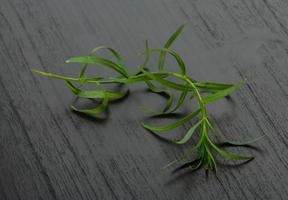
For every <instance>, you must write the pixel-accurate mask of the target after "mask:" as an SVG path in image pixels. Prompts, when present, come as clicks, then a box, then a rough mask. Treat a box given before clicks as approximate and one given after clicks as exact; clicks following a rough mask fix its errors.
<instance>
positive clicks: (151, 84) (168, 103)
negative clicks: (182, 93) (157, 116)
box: [146, 81, 173, 113]
mask: <svg viewBox="0 0 288 200" xmlns="http://www.w3.org/2000/svg"><path fill="white" fill-rule="evenodd" d="M146 85H147V86H148V87H149V89H150V90H151V91H153V92H154V93H158V94H164V95H166V96H168V100H167V101H166V105H165V107H164V109H163V111H162V113H165V112H166V111H167V110H168V109H169V108H170V107H171V105H172V103H173V96H172V94H171V92H170V91H169V90H162V89H159V88H157V87H156V86H155V85H154V84H153V83H151V81H146Z"/></svg>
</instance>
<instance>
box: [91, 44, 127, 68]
mask: <svg viewBox="0 0 288 200" xmlns="http://www.w3.org/2000/svg"><path fill="white" fill-rule="evenodd" d="M99 50H108V51H109V52H111V53H112V55H113V56H114V57H115V58H116V62H117V64H118V65H120V66H122V67H123V68H124V60H123V59H122V57H121V56H120V54H119V53H118V52H117V51H116V50H115V49H113V48H110V47H106V46H100V47H96V48H94V49H92V50H91V52H90V53H91V54H94V53H96V52H97V51H99Z"/></svg>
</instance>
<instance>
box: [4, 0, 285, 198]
mask: <svg viewBox="0 0 288 200" xmlns="http://www.w3.org/2000/svg"><path fill="white" fill-rule="evenodd" d="M183 21H187V22H188V26H187V27H186V29H185V31H184V34H183V35H182V37H181V38H180V39H178V40H177V42H176V43H175V45H174V46H173V48H174V49H175V50H177V51H179V52H180V54H181V55H183V57H184V60H185V61H186V63H187V65H188V66H189V68H188V69H189V74H191V75H192V76H193V77H197V79H198V80H206V81H208V80H210V81H219V82H235V81H237V80H239V79H243V78H246V79H247V80H248V84H247V85H245V86H244V87H243V88H242V89H241V90H240V91H238V92H236V93H235V94H233V95H232V99H231V101H227V100H221V101H219V102H217V103H214V104H213V105H211V106H209V109H208V110H209V114H210V115H211V116H212V118H213V119H214V121H215V122H217V124H218V128H219V129H221V130H222V132H223V133H224V134H225V135H226V136H227V137H228V138H231V139H245V138H246V139H247V138H253V137H256V136H258V135H261V134H263V133H266V134H268V137H266V138H265V139H263V140H261V141H260V142H258V143H257V144H256V145H255V147H256V148H255V149H253V148H247V149H233V150H232V149H231V151H237V152H242V153H243V154H244V153H250V154H254V155H255V156H256V159H255V160H254V161H252V162H250V163H248V164H245V165H237V166H235V165H233V163H231V162H228V161H225V160H220V161H221V163H222V164H221V165H220V166H219V173H218V175H217V176H215V175H212V174H211V175H210V176H209V178H206V177H205V174H204V172H203V170H200V171H197V172H196V173H190V172H184V171H183V172H180V173H176V174H171V170H167V171H163V170H161V167H162V166H163V165H164V164H166V163H167V162H168V161H170V160H172V159H174V158H175V156H176V155H178V154H179V153H180V152H182V150H183V149H185V146H184V147H178V146H174V145H171V144H167V143H165V142H163V141H161V140H159V139H157V138H155V137H153V136H152V135H151V134H149V133H148V132H147V131H146V130H144V129H143V128H142V127H141V126H140V122H141V121H142V120H143V119H144V118H145V114H143V113H142V112H141V109H140V107H141V106H142V107H143V106H149V105H150V104H151V105H153V106H154V107H160V106H161V105H162V103H163V99H161V98H159V97H157V96H155V95H151V94H149V93H146V92H145V91H144V90H143V86H142V85H141V84H140V85H135V86H132V87H131V91H132V93H131V95H129V97H128V98H127V99H125V101H122V102H117V103H114V104H112V105H111V106H110V115H109V118H108V119H107V120H104V121H95V120H91V119H87V118H85V117H81V116H78V115H76V114H74V113H72V112H70V111H69V110H68V106H69V105H70V104H71V103H72V102H73V101H74V100H75V98H74V97H73V95H72V94H70V92H69V91H68V89H67V88H66V87H65V85H64V84H63V83H62V82H60V81H58V80H52V79H48V78H43V77H39V76H37V75H35V74H32V72H31V71H30V69H32V68H36V69H40V70H47V71H51V72H57V73H65V74H75V73H76V72H78V70H79V68H78V67H77V66H76V65H72V66H70V65H69V66H67V65H63V61H64V60H65V59H66V58H69V57H71V56H76V55H77V56H78V55H87V52H89V50H90V49H92V48H93V47H96V46H99V45H103V44H105V45H107V46H111V47H114V48H116V49H117V50H119V51H120V52H121V53H122V55H123V56H124V58H125V60H126V63H127V66H128V70H129V71H130V72H133V71H135V70H136V66H137V65H138V64H140V63H141V62H142V60H141V58H139V57H138V56H137V53H139V52H141V51H142V49H143V48H144V45H143V44H144V40H145V39H149V41H150V43H151V45H152V46H153V47H159V46H161V45H163V43H164V41H165V40H166V39H167V37H168V36H169V35H170V34H171V33H172V32H173V31H174V30H175V29H176V28H177V27H178V25H180V24H181V23H182V22H183ZM287 54H288V1H286V0H226V1H224V0H155V1H154V0H145V1H143V0H142V1H140V0H122V1H119V0H85V1H77V0H69V1H68V0H49V1H38V0H1V3H0V63H1V66H0V113H1V115H0V168H1V170H0V199H1V200H2V199H3V200H4V199H9V200H10V199H11V200H12V199H13V200H14V199H29V200H33V199H59V200H60V199H61V200H62V199H67V200H68V199H69V200H72V199H75V200H80V199H101V200H102V199H103V200H104V199H109V200H110V199H125V200H127V199H196V200H198V199H287V197H288V156H287V153H288V134H287V132H288V123H287V119H288V109H287V108H288V68H287V66H288V65H287V64H288V55H287ZM59 66H61V67H59ZM89 72H90V73H94V72H95V71H93V69H91V71H89ZM187 108H189V105H187ZM185 128H188V127H183V128H182V129H181V130H179V134H181V133H183V130H184V129H185ZM175 134H178V133H177V132H176V133H175ZM190 145H191V144H190Z"/></svg>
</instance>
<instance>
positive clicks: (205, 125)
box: [32, 24, 263, 172]
mask: <svg viewBox="0 0 288 200" xmlns="http://www.w3.org/2000/svg"><path fill="white" fill-rule="evenodd" d="M184 26H185V24H183V25H181V26H180V27H179V28H178V29H177V30H176V31H175V32H174V33H173V34H172V36H171V37H170V38H169V39H168V41H167V42H166V43H165V45H164V46H163V48H149V46H148V42H147V41H146V48H145V51H144V53H143V55H144V56H145V62H144V64H143V65H141V66H140V67H139V71H138V73H136V74H134V75H130V74H129V73H128V72H127V71H126V69H125V64H124V61H123V59H122V58H121V56H120V55H119V53H117V51H116V50H114V49H112V48H109V47H103V46H101V47H98V48H95V49H93V50H92V51H91V53H90V55H89V56H84V57H74V58H70V59H68V60H67V61H66V63H81V64H83V67H82V69H81V71H80V73H79V77H67V76H62V75H57V74H53V73H48V72H43V71H39V70H32V71H33V72H35V73H38V74H40V75H44V76H48V77H52V78H56V79H61V80H63V81H65V83H66V84H67V86H68V88H69V89H70V90H71V92H72V93H73V94H75V95H76V96H77V97H80V98H89V99H100V100H101V103H100V104H99V105H98V106H97V107H96V108H92V109H78V108H76V107H75V106H71V109H72V110H73V111H75V112H79V113H83V114H86V115H90V116H96V117H97V116H98V115H99V114H101V113H103V112H105V110H106V108H107V107H108V105H109V102H110V101H111V100H115V99H121V98H123V97H124V96H126V94H127V93H128V90H127V91H116V92H115V91H109V90H107V89H105V85H107V84H126V85H128V84H133V83H139V82H145V83H146V85H147V87H148V88H149V89H150V90H151V91H152V92H154V93H157V94H163V95H165V96H167V97H168V98H167V102H166V105H165V107H164V108H163V109H162V111H160V112H156V111H152V112H153V116H155V115H157V116H162V115H166V114H169V113H174V112H175V111H176V110H178V109H179V108H180V107H181V106H182V105H183V104H184V102H185V100H186V99H187V98H186V97H187V96H190V98H189V99H190V100H191V99H192V98H196V99H197V102H198V106H199V107H198V109H196V110H195V111H193V112H191V113H190V114H188V115H186V116H185V117H183V118H180V119H178V120H176V121H175V122H173V123H170V124H166V125H162V126H152V125H148V124H146V123H142V125H143V127H144V128H145V129H147V130H149V131H151V132H152V133H154V134H163V133H165V132H168V131H170V130H172V129H175V128H177V127H179V126H182V125H184V124H185V123H187V122H189V121H191V120H193V119H197V122H196V123H195V124H194V125H193V126H192V127H191V128H190V129H189V130H188V131H187V133H186V134H185V135H184V136H183V137H182V138H180V139H177V140H176V139H175V140H171V142H173V143H175V144H178V145H182V144H185V143H187V142H189V141H190V140H191V138H192V137H193V136H194V135H195V134H196V133H198V140H197V142H196V144H195V145H194V146H192V147H191V148H189V149H188V150H187V151H185V152H184V153H183V154H182V155H180V156H179V157H178V158H177V159H176V160H174V161H172V162H170V163H169V164H168V165H166V166H165V167H164V168H166V167H168V166H170V165H172V164H174V163H176V162H178V161H182V160H183V159H187V158H188V157H190V156H191V155H192V154H193V153H194V152H195V153H196V159H195V160H193V161H192V162H189V163H186V164H184V165H183V166H182V167H180V168H181V169H182V168H186V167H189V168H190V169H192V170H196V169H199V168H200V167H203V168H204V169H206V170H212V171H215V172H216V169H217V168H216V159H215V154H216V153H218V154H219V155H220V156H221V157H223V158H227V159H231V160H251V159H253V157H252V156H246V155H238V154H234V153H230V152H227V151H224V150H223V149H221V148H220V147H219V146H217V145H216V144H215V143H214V142H213V141H212V138H211V134H214V135H215V136H216V138H217V139H218V140H220V141H222V142H224V143H227V144H231V145H236V146H244V145H248V144H251V143H253V142H255V141H257V140H258V139H260V138H262V137H263V136H261V137H258V138H256V139H254V140H250V141H246V142H232V141H228V140H226V139H225V138H224V137H223V136H221V133H220V132H219V131H218V130H217V129H216V128H215V126H214V125H213V123H212V122H211V120H210V119H209V117H208V116H207V112H206V104H208V103H210V102H213V101H216V100H218V99H221V98H223V97H226V96H228V95H230V94H231V93H232V92H234V91H235V90H237V89H238V88H239V87H241V86H242V85H243V84H244V83H245V81H239V82H238V83H236V84H222V83H211V82H198V81H195V80H194V79H192V78H191V77H189V76H187V74H186V66H185V63H184V61H183V60H182V58H181V56H180V55H179V54H178V53H177V52H175V51H174V50H171V49H170V46H171V45H172V43H173V42H174V41H175V40H176V38H177V37H178V36H179V35H180V33H181V32H182V30H183V28H184ZM100 50H107V51H108V52H110V53H111V54H112V55H113V56H114V58H115V61H112V60H110V59H107V58H104V57H100V56H95V55H93V54H95V53H97V52H98V51H100ZM155 52H158V53H159V58H158V70H159V71H155V72H153V71H150V70H148V68H147V65H148V64H149V58H150V54H152V53H155ZM167 55H170V56H172V58H174V59H175V61H176V63H177V65H178V70H179V73H176V72H167V71H164V68H165V58H166V56H167ZM95 64H96V65H100V66H103V67H108V68H110V69H112V70H114V71H115V72H117V73H118V74H119V76H116V77H110V78H108V79H105V78H104V77H92V78H90V77H86V76H85V74H86V70H87V68H88V66H89V65H95ZM170 78H173V80H175V79H177V80H178V81H177V82H175V81H172V80H171V79H170ZM155 83H157V84H158V85H161V86H162V87H164V89H163V88H162V87H161V88H159V87H157V86H156V84H155ZM85 84H94V85H95V86H96V87H97V89H95V90H83V89H80V87H81V88H82V86H83V85H85ZM173 90H174V91H179V92H180V95H179V97H178V98H177V101H176V103H175V102H174V98H173V95H172V92H173ZM204 94H205V95H204ZM174 104H175V106H174V108H172V106H173V105H174ZM146 110H147V109H146ZM149 111H151V110H149Z"/></svg>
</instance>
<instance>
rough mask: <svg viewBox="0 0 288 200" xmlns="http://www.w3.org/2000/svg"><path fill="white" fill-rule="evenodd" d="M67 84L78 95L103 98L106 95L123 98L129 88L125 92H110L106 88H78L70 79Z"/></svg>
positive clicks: (112, 97)
mask: <svg viewBox="0 0 288 200" xmlns="http://www.w3.org/2000/svg"><path fill="white" fill-rule="evenodd" d="M66 83H67V86H68V87H69V88H70V90H71V91H72V92H73V93H74V94H75V95H76V96H78V97H82V98H91V99H103V98H104V97H107V98H111V99H114V100H115V99H121V98H123V97H124V96H126V95H127V93H128V90H127V91H125V92H110V91H106V90H88V91H84V90H80V89H79V88H76V87H75V86H74V85H73V84H72V83H71V82H70V81H66Z"/></svg>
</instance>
